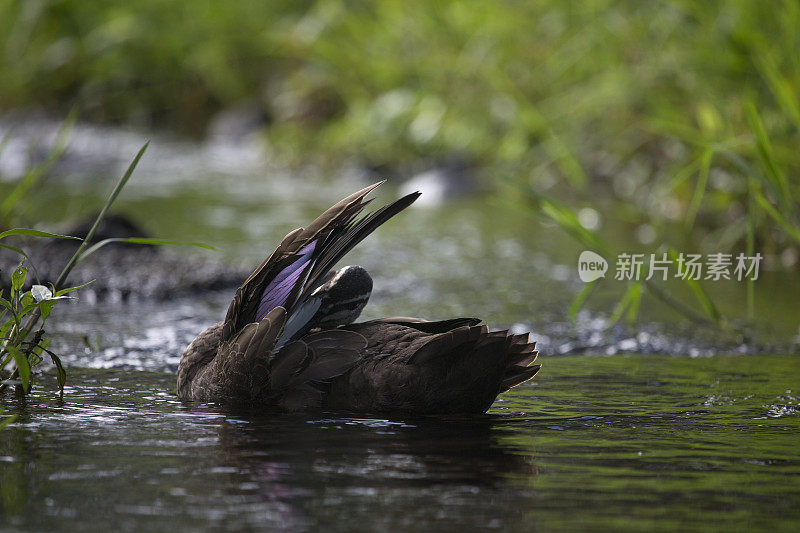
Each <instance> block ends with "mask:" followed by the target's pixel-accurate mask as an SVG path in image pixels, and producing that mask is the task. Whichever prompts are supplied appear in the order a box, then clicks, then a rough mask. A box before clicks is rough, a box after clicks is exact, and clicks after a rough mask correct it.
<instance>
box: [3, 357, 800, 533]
mask: <svg viewBox="0 0 800 533" xmlns="http://www.w3.org/2000/svg"><path fill="white" fill-rule="evenodd" d="M71 379H72V383H76V384H79V385H74V386H71V387H68V388H67V390H66V392H65V394H64V399H63V401H61V400H59V399H58V396H57V395H56V394H55V393H52V392H51V391H50V390H44V389H42V388H39V389H38V391H37V392H36V393H34V394H33V395H32V396H31V397H30V398H29V399H28V400H27V403H26V405H25V406H24V407H22V409H21V410H20V411H21V415H20V420H19V423H18V424H16V425H15V426H13V427H11V428H9V429H6V430H5V431H2V432H0V497H1V498H2V499H1V500H0V503H1V504H2V506H1V507H0V511H1V512H0V517H2V518H0V523H3V524H5V527H6V528H11V530H19V531H50V530H72V531H101V530H107V527H108V524H115V525H117V526H118V527H119V529H121V530H124V531H134V530H161V531H189V530H196V529H198V528H203V529H219V530H228V531H232V530H243V529H244V530H246V529H267V530H271V529H282V528H289V529H291V530H293V531H302V530H307V529H314V528H318V527H321V528H325V529H327V530H339V531H345V530H353V529H354V528H355V529H373V530H374V529H384V530H397V529H399V528H403V527H406V528H413V529H418V530H431V529H435V530H437V531H441V530H444V531H451V530H452V531H455V530H463V529H464V528H473V527H485V528H490V529H498V530H512V531H531V530H538V529H541V530H574V529H578V528H580V529H590V530H591V529H595V530H610V529H613V530H628V531H643V530H657V531H675V530H709V529H714V530H730V531H734V530H736V531H744V530H768V529H769V530H776V531H789V530H792V529H793V528H796V526H798V525H800V453H799V452H798V444H799V443H800V442H799V441H798V431H799V430H800V394H798V392H797V389H796V388H797V384H798V383H800V370H798V365H797V364H796V361H795V359H794V358H790V357H781V356H760V357H758V358H752V357H745V356H716V357H712V358H699V359H689V358H678V357H641V356H611V357H564V358H551V359H548V360H547V361H546V362H545V367H544V369H543V371H542V372H541V374H540V376H537V378H535V380H534V381H532V382H530V383H528V384H525V385H523V386H521V387H518V388H517V389H514V390H513V391H511V392H510V393H507V394H506V395H504V396H503V397H502V398H501V400H500V401H498V402H497V403H496V404H495V406H494V407H493V408H492V410H491V411H490V414H489V415H487V416H485V417H470V418H456V419H441V418H425V419H394V420H386V419H375V418H363V417H358V416H352V415H348V414H346V413H345V414H343V413H324V414H320V415H316V416H312V417H302V418H299V417H290V416H286V417H274V416H273V417H267V416H259V415H256V414H250V415H244V414H241V413H238V414H237V413H230V412H226V411H224V410H221V409H218V408H214V407H212V406H206V407H186V406H183V405H181V404H180V403H179V402H178V401H177V400H176V398H175V396H174V395H173V394H172V387H173V386H174V376H173V375H171V374H162V373H153V372H141V371H139V372H126V371H121V370H85V371H73V373H72V375H71ZM50 386H52V384H49V385H48V387H50ZM2 405H3V406H6V407H11V406H13V405H14V401H13V400H11V399H10V398H3V399H2Z"/></svg>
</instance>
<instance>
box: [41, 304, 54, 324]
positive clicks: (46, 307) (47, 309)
mask: <svg viewBox="0 0 800 533" xmlns="http://www.w3.org/2000/svg"><path fill="white" fill-rule="evenodd" d="M55 305H56V300H47V301H44V302H42V303H41V304H39V309H40V310H41V313H42V320H47V318H48V317H49V316H50V313H52V312H53V307H55Z"/></svg>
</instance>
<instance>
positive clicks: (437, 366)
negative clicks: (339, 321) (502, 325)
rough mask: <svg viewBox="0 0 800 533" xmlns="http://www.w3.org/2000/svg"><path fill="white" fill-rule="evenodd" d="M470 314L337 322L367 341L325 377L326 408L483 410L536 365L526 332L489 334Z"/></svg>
mask: <svg viewBox="0 0 800 533" xmlns="http://www.w3.org/2000/svg"><path fill="white" fill-rule="evenodd" d="M477 322H479V321H478V320H477V319H469V318H467V319H453V320H447V321H442V322H424V321H415V319H403V318H400V319H392V318H389V319H381V320H375V321H371V322H363V323H360V324H351V325H349V326H345V327H344V328H343V329H347V330H350V331H353V332H356V333H359V334H360V335H363V336H364V338H366V339H367V346H366V348H365V349H364V350H363V352H362V357H360V358H359V360H358V361H357V362H356V363H355V364H354V366H353V367H352V368H351V370H350V371H349V372H347V373H345V374H343V375H341V376H339V377H337V378H336V379H334V380H333V381H332V382H331V385H330V390H329V393H328V395H327V397H326V401H325V404H326V407H327V408H330V409H348V410H355V411H360V412H375V413H414V414H436V413H463V414H467V413H483V412H485V411H486V410H487V409H488V408H489V407H490V406H491V404H492V402H494V400H495V398H497V395H498V394H500V393H501V392H504V391H506V390H508V389H509V388H511V387H513V386H515V385H518V384H520V383H522V382H524V381H527V380H528V379H530V378H531V377H533V375H534V374H536V372H537V371H538V370H539V365H533V366H529V365H531V363H532V362H533V361H534V360H535V359H536V354H537V352H536V351H535V343H529V342H528V335H527V334H524V335H508V333H507V332H506V331H497V332H491V333H490V332H489V331H488V328H487V327H486V326H479V325H476V324H477Z"/></svg>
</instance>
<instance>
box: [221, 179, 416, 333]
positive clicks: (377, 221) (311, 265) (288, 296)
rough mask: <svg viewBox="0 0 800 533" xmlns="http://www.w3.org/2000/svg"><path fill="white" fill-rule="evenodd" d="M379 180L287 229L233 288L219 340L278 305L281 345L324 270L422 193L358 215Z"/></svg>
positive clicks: (308, 308) (305, 315) (306, 312)
mask: <svg viewBox="0 0 800 533" xmlns="http://www.w3.org/2000/svg"><path fill="white" fill-rule="evenodd" d="M381 183H383V182H380V183H376V184H374V185H370V186H369V187H366V188H364V189H362V190H360V191H358V192H356V193H354V194H352V195H350V196H348V197H347V198H345V199H343V200H341V201H340V202H338V203H337V204H336V205H334V206H333V207H331V208H330V209H328V210H327V211H325V212H324V213H323V214H322V215H320V216H319V217H318V218H317V219H316V220H314V221H313V222H312V223H311V224H310V225H309V226H308V227H306V228H298V229H296V230H294V231H292V232H291V233H289V234H288V235H287V236H286V237H285V238H284V239H283V241H282V242H281V244H280V246H278V248H277V249H276V250H275V251H274V252H273V253H272V254H271V255H270V256H269V257H268V258H267V259H266V260H265V261H264V262H263V263H262V264H261V265H260V266H259V267H258V268H256V269H255V270H254V271H253V273H252V274H250V276H249V277H248V278H247V280H245V282H244V283H243V284H242V286H241V287H239V289H238V290H237V291H236V296H235V297H234V299H233V301H232V302H231V304H230V307H229V308H228V313H227V315H226V317H225V321H224V324H223V331H222V340H223V341H227V340H230V339H232V338H233V337H234V335H236V334H237V333H238V332H240V331H241V330H242V329H243V328H244V327H245V326H246V325H247V324H250V323H253V322H259V321H260V320H261V319H262V318H263V317H265V316H266V315H267V313H269V312H270V311H271V310H272V309H275V308H276V307H278V306H280V307H283V308H284V309H285V310H286V314H287V317H286V321H287V323H286V325H285V326H286V327H285V331H284V335H283V338H280V339H278V342H277V344H278V345H279V346H280V345H281V342H285V341H286V340H288V339H289V338H291V336H292V334H293V333H294V332H296V331H298V330H300V329H301V328H302V326H303V325H304V321H307V320H308V319H310V318H311V316H313V315H314V312H315V311H316V307H318V306H319V302H314V301H313V300H312V299H310V298H309V297H310V295H311V293H312V292H313V291H314V289H315V288H317V286H318V285H319V284H320V279H321V278H322V276H324V275H325V274H326V273H327V272H328V271H329V270H330V268H331V267H332V266H333V265H335V264H336V263H337V262H338V261H339V260H340V259H341V258H342V257H343V256H344V255H345V254H346V253H347V252H349V251H350V250H351V249H353V247H354V246H355V245H356V244H358V243H359V242H361V241H362V240H363V239H364V238H365V237H366V236H367V235H369V234H370V233H372V232H373V231H374V230H375V229H376V228H377V227H378V226H380V225H381V224H383V223H384V222H386V221H387V220H389V219H390V218H391V217H393V216H394V215H396V214H397V213H399V212H400V211H402V210H403V209H405V208H406V207H408V206H409V205H411V204H412V203H413V202H414V200H416V199H417V197H418V196H419V194H420V193H418V192H417V193H412V194H409V195H406V196H404V197H402V198H400V199H399V200H396V201H395V202H392V203H391V204H389V205H386V206H383V207H381V208H380V209H378V210H376V211H374V212H373V213H370V214H368V215H365V216H362V217H360V218H359V215H360V214H361V212H362V211H363V210H364V207H366V205H367V204H368V203H369V202H370V201H371V200H366V199H365V198H366V196H367V195H368V194H369V193H370V192H371V191H372V190H373V189H375V188H376V187H377V186H378V185H380V184H381ZM315 305H316V307H315Z"/></svg>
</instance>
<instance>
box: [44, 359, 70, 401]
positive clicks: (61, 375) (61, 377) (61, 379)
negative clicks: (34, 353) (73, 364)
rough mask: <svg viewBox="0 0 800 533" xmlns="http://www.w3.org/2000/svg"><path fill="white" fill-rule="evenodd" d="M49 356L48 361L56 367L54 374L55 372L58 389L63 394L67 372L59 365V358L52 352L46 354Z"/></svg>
mask: <svg viewBox="0 0 800 533" xmlns="http://www.w3.org/2000/svg"><path fill="white" fill-rule="evenodd" d="M47 353H48V355H50V359H51V360H52V361H53V364H54V365H56V372H57V379H58V388H59V390H61V392H62V393H63V392H64V385H66V383H67V371H66V370H64V366H63V365H62V364H61V358H60V357H58V356H57V355H56V354H54V353H53V352H47Z"/></svg>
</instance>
